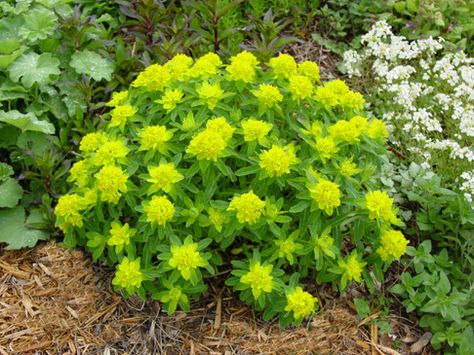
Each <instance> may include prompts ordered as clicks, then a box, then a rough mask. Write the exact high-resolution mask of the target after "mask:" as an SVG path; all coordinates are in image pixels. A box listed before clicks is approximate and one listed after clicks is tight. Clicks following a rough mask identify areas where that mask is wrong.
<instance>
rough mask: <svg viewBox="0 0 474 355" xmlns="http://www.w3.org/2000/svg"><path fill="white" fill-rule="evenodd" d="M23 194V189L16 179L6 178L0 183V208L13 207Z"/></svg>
mask: <svg viewBox="0 0 474 355" xmlns="http://www.w3.org/2000/svg"><path fill="white" fill-rule="evenodd" d="M22 196H23V189H22V188H21V186H20V184H19V183H18V181H16V180H15V179H13V178H8V179H7V180H6V181H4V182H2V183H0V208H4V207H6V208H13V207H15V206H16V205H17V204H18V201H20V199H21V197H22Z"/></svg>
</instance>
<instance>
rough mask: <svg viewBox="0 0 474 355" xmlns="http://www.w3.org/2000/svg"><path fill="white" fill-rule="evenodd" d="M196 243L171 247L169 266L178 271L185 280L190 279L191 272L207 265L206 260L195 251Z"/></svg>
mask: <svg viewBox="0 0 474 355" xmlns="http://www.w3.org/2000/svg"><path fill="white" fill-rule="evenodd" d="M197 249H198V243H192V244H183V245H179V246H177V245H171V259H170V260H169V261H168V263H169V264H170V266H171V267H172V268H174V269H178V270H179V272H180V273H181V276H182V277H183V279H185V280H189V279H190V278H191V271H192V270H195V269H197V268H198V267H204V266H206V265H207V261H206V259H204V258H203V257H202V256H201V254H199V252H198V251H197Z"/></svg>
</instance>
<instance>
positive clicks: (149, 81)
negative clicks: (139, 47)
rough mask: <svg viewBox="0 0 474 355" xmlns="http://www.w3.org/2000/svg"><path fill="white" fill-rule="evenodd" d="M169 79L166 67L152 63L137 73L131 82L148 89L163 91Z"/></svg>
mask: <svg viewBox="0 0 474 355" xmlns="http://www.w3.org/2000/svg"><path fill="white" fill-rule="evenodd" d="M171 79H172V78H171V75H170V73H169V71H168V69H167V68H165V67H163V66H161V65H159V64H152V65H150V66H149V67H146V68H145V70H144V71H142V72H141V73H140V74H138V77H137V78H136V79H135V80H134V81H133V82H132V86H133V87H138V88H139V87H144V88H145V89H146V90H148V91H163V89H164V88H165V87H166V86H167V85H168V84H169V82H170V81H171Z"/></svg>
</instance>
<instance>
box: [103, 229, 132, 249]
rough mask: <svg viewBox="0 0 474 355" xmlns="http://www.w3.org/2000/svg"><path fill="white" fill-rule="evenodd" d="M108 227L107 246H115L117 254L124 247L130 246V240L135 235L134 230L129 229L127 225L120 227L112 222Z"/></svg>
mask: <svg viewBox="0 0 474 355" xmlns="http://www.w3.org/2000/svg"><path fill="white" fill-rule="evenodd" d="M110 227H111V228H110V232H109V239H108V240H107V245H110V246H115V248H116V250H117V253H120V252H121V251H122V250H123V247H124V246H125V245H129V244H130V238H132V237H133V236H134V235H135V233H136V230H135V229H133V228H130V226H129V225H128V223H125V224H124V225H123V226H122V224H121V223H119V222H112V224H111V225H110Z"/></svg>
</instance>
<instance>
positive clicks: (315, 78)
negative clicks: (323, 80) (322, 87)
mask: <svg viewBox="0 0 474 355" xmlns="http://www.w3.org/2000/svg"><path fill="white" fill-rule="evenodd" d="M298 74H300V75H304V76H306V77H307V78H308V79H309V80H311V81H312V82H313V83H315V82H316V83H317V82H319V67H318V65H317V64H316V63H315V62H310V61H305V62H303V63H300V64H298Z"/></svg>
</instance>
